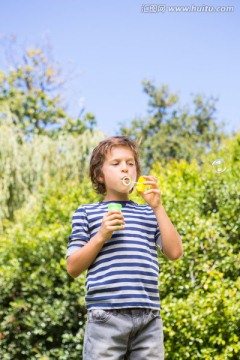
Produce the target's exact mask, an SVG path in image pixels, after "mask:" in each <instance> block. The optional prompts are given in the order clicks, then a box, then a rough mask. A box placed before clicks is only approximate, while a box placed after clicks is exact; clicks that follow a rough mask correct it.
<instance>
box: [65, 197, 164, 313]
mask: <svg viewBox="0 0 240 360" xmlns="http://www.w3.org/2000/svg"><path fill="white" fill-rule="evenodd" d="M114 202H117V203H121V204H122V213H123V216H124V221H125V223H126V224H125V228H124V230H119V231H115V232H113V235H112V238H111V239H110V240H108V241H107V242H106V243H105V244H104V246H103V248H102V249H101V251H100V252H99V254H98V256H97V258H96V259H95V261H94V262H93V263H92V264H91V266H90V267H89V269H88V272H87V277H86V288H87V295H86V306H87V309H97V308H100V309H119V308H132V307H134V308H135V307H137V308H151V309H159V308H160V299H159V290H158V274H159V264H158V256H157V246H156V245H158V247H159V248H160V249H161V248H162V245H161V236H160V231H159V227H158V224H157V219H156V217H155V215H154V212H153V211H152V209H151V207H150V206H149V205H139V204H137V203H135V202H133V201H131V200H129V201H108V202H98V203H94V204H88V205H82V206H80V207H79V208H78V209H77V210H76V212H75V213H74V215H73V218H72V233H71V235H70V236H69V245H68V249H67V256H70V255H71V254H72V253H74V252H75V251H76V250H78V249H79V248H81V247H82V246H84V245H85V244H86V243H87V242H88V241H89V240H90V239H91V238H92V237H93V236H94V235H96V233H97V232H98V230H99V228H100V226H101V224H102V218H103V215H104V213H106V212H108V204H109V203H114Z"/></svg>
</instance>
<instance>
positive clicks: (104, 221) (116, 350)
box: [67, 136, 183, 360]
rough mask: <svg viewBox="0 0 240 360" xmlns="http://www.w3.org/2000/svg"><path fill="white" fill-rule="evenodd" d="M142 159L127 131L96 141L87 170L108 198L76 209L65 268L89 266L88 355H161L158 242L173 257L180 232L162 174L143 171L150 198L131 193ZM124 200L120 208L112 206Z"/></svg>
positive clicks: (125, 358) (146, 358) (122, 359)
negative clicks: (165, 198)
mask: <svg viewBox="0 0 240 360" xmlns="http://www.w3.org/2000/svg"><path fill="white" fill-rule="evenodd" d="M126 176H127V177H128V178H129V177H130V178H131V179H132V180H133V181H137V179H138V177H139V176H140V164H139V159H138V153H137V146H136V144H135V142H134V141H133V140H131V139H130V138H128V137H126V136H115V137H111V138H108V139H106V140H104V141H102V142H100V143H99V145H98V146H97V147H96V148H95V149H94V151H93V153H92V157H91V160H90V177H91V180H92V183H93V186H94V188H95V190H96V191H97V192H98V193H100V194H104V195H105V198H104V200H103V201H100V202H98V203H94V204H88V205H82V206H80V207H79V208H78V209H77V211H76V212H75V213H74V215H73V221H72V234H71V236H70V237H69V245H68V250H67V257H68V258H67V271H68V273H69V274H70V275H71V276H72V277H74V278H76V277H77V276H79V275H80V274H81V273H82V272H83V271H84V270H86V269H88V273H87V278H86V287H87V295H86V305H87V309H88V320H87V325H86V330H85V336H84V349H83V359H84V360H105V359H109V360H155V359H158V360H162V359H164V347H163V330H162V320H161V316H160V311H159V310H160V304H159V291H158V273H159V267H158V257H157V249H156V246H158V247H159V248H160V249H161V250H162V252H163V253H164V254H165V255H166V256H167V257H168V259H171V260H175V259H178V258H179V257H180V256H181V255H182V253H183V250H182V242H181V238H180V236H179V234H178V232H177V231H176V229H175V228H174V226H173V224H172V223H171V221H170V219H169V218H168V216H167V214H166V212H165V210H164V208H163V206H162V204H161V192H160V189H159V187H158V185H157V179H156V178H155V177H153V176H144V178H145V179H146V181H145V183H144V184H146V185H149V186H150V189H149V190H146V191H144V192H143V193H141V196H142V197H143V199H144V200H145V201H146V203H147V204H146V205H138V204H136V203H134V202H133V201H131V200H129V193H130V192H131V191H132V190H133V184H132V183H131V182H129V184H127V186H126V184H124V183H123V182H122V180H123V179H124V177H126ZM110 203H120V204H121V205H122V210H121V211H116V210H111V211H108V204H110Z"/></svg>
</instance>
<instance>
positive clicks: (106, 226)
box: [67, 210, 125, 278]
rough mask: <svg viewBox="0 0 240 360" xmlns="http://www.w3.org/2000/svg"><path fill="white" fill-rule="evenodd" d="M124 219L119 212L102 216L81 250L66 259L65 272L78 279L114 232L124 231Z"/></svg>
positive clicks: (110, 212) (113, 211) (111, 212)
mask: <svg viewBox="0 0 240 360" xmlns="http://www.w3.org/2000/svg"><path fill="white" fill-rule="evenodd" d="M124 225H125V222H124V218H123V215H122V213H121V212H120V211H116V210H112V211H109V212H108V213H106V214H105V215H104V216H103V220H102V224H101V227H100V229H99V231H98V232H97V234H96V235H95V236H93V237H92V238H91V239H90V240H89V241H88V242H87V243H86V245H84V246H83V247H82V248H81V249H79V250H77V251H75V252H74V253H73V254H71V255H70V256H69V257H68V258H67V272H68V273H69V275H71V276H72V277H73V278H76V277H78V276H79V275H80V274H81V273H82V272H83V271H85V270H86V269H88V268H89V266H90V265H91V264H92V263H93V262H94V260H95V259H96V257H97V255H98V253H99V252H100V251H101V249H102V247H103V245H104V243H105V242H106V241H108V240H109V239H111V237H112V233H113V232H114V231H115V230H122V229H124Z"/></svg>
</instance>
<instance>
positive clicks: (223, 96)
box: [0, 0, 240, 136]
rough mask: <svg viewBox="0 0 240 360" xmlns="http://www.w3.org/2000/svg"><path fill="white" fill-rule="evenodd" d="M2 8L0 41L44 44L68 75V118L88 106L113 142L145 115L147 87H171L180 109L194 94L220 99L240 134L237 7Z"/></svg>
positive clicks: (59, 1)
mask: <svg viewBox="0 0 240 360" xmlns="http://www.w3.org/2000/svg"><path fill="white" fill-rule="evenodd" d="M174 6H175V7H176V6H178V11H177V10H176V8H174ZM181 6H182V7H183V6H184V7H185V11H184V10H183V8H179V7H181ZM187 6H188V11H186V7H187ZM227 6H232V7H233V11H227V9H226V7H227ZM0 9H1V16H0V38H1V37H3V36H4V35H7V36H8V35H11V34H14V35H16V36H17V39H18V40H19V41H20V42H21V43H24V44H26V47H27V48H31V47H35V46H36V45H37V44H41V43H42V42H44V41H45V39H46V38H47V39H48V40H49V41H50V43H51V45H52V48H53V55H54V58H55V59H56V60H58V61H59V62H60V64H61V67H62V68H63V69H66V72H68V71H69V79H67V82H66V90H65V97H66V102H67V103H68V105H69V112H70V113H71V115H72V116H77V115H78V114H79V112H80V110H81V108H82V107H84V108H85V110H86V111H87V112H91V113H93V114H94V115H95V117H96V120H97V124H98V127H99V129H100V130H101V131H103V132H104V133H106V135H108V136H112V135H116V132H117V131H118V129H119V126H120V123H125V124H130V122H131V121H132V120H133V119H134V118H140V117H144V116H146V115H147V110H148V100H149V99H148V96H147V95H146V94H144V93H143V86H142V81H143V80H150V81H153V82H154V83H155V85H156V86H162V85H163V84H167V85H168V86H169V90H170V92H173V93H177V94H178V96H179V98H180V102H181V104H182V105H191V102H192V99H193V95H196V94H201V95H204V96H206V97H211V96H213V97H215V98H218V102H217V122H218V123H219V124H220V123H222V122H224V123H225V124H226V126H225V129H226V130H227V131H228V132H232V131H236V130H237V129H239V128H240V81H239V80H240V65H239V64H240V41H239V39H240V25H239V24H240V4H239V2H238V1H236V0H233V1H231V0H229V1H227V0H225V1H220V0H219V1H218V0H215V1H212V0H211V1H208V0H207V1H206V2H202V1H199V0H198V1H194V0H193V1H183V0H177V1H175V0H173V1H172V0H170V1H165V0H164V1H163V2H161V1H159V2H153V1H151V0H150V1H149V0H141V1H139V0H132V1H129V0H121V1H119V0H118V1H116V0H115V1H114V0H105V1H104V0H102V1H101V0H92V1H86V0H84V1H83V0H34V1H32V0H0ZM180 10H181V11H180ZM2 62H3V59H1V58H0V68H1V65H2ZM70 69H71V70H70Z"/></svg>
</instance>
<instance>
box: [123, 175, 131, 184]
mask: <svg viewBox="0 0 240 360" xmlns="http://www.w3.org/2000/svg"><path fill="white" fill-rule="evenodd" d="M122 183H123V185H125V186H129V185H130V184H132V183H133V181H132V179H131V178H130V176H128V175H126V176H124V178H123V179H122Z"/></svg>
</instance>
